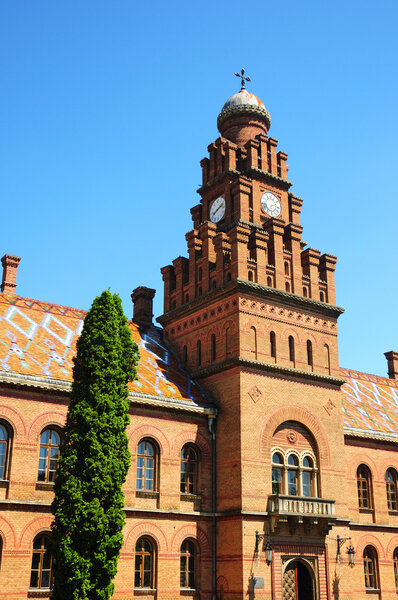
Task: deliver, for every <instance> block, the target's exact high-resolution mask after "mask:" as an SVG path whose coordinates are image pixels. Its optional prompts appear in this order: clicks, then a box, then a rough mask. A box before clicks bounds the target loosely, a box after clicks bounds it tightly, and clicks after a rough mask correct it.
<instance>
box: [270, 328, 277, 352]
mask: <svg viewBox="0 0 398 600" xmlns="http://www.w3.org/2000/svg"><path fill="white" fill-rule="evenodd" d="M269 345H270V354H271V356H272V358H276V337H275V332H274V331H271V332H270V334H269Z"/></svg>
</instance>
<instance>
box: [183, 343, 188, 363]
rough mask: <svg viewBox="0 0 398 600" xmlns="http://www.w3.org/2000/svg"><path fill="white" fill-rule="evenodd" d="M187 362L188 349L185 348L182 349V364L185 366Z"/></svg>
mask: <svg viewBox="0 0 398 600" xmlns="http://www.w3.org/2000/svg"><path fill="white" fill-rule="evenodd" d="M187 361H188V348H187V347H186V346H184V347H183V349H182V362H183V363H184V364H186V363H187Z"/></svg>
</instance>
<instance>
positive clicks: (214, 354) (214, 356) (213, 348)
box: [211, 333, 217, 361]
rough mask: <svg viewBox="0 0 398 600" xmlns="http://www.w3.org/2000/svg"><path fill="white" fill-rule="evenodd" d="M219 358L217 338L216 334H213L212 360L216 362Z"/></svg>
mask: <svg viewBox="0 0 398 600" xmlns="http://www.w3.org/2000/svg"><path fill="white" fill-rule="evenodd" d="M216 358H217V347H216V336H215V334H214V333H212V334H211V360H212V361H215V360H216Z"/></svg>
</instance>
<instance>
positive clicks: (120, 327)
mask: <svg viewBox="0 0 398 600" xmlns="http://www.w3.org/2000/svg"><path fill="white" fill-rule="evenodd" d="M138 358H139V351H138V347H137V345H136V344H135V342H133V340H132V337H131V332H130V330H129V328H128V326H127V320H126V317H125V316H124V313H123V309H122V305H121V301H120V298H119V296H117V295H116V294H114V295H112V294H111V293H110V292H109V291H105V292H103V293H102V294H101V296H100V297H98V298H96V299H95V300H94V302H93V305H92V307H91V309H90V310H89V312H88V313H87V315H86V318H85V320H84V327H83V331H82V334H81V336H80V338H79V339H78V342H77V354H76V358H75V359H74V368H73V385H72V393H71V398H70V405H69V411H68V415H67V419H66V425H65V427H64V431H63V442H62V445H61V452H60V458H59V464H58V469H57V475H56V479H55V486H54V488H55V498H54V501H53V504H52V510H53V514H54V521H53V524H52V531H53V544H54V558H55V569H54V588H53V600H108V598H109V597H110V596H111V595H112V593H113V589H114V585H113V578H114V576H115V574H116V571H117V561H118V557H119V552H120V549H121V547H122V544H123V534H122V529H123V526H124V512H123V506H124V495H123V492H122V484H123V483H124V481H125V479H126V474H127V471H128V468H129V465H130V452H129V449H128V439H127V435H126V427H127V425H128V423H129V417H128V409H129V398H128V389H127V382H128V381H131V380H132V379H134V378H135V377H136V364H137V361H138Z"/></svg>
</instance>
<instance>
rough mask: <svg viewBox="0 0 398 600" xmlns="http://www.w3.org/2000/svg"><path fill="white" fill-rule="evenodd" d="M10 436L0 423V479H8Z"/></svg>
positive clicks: (6, 428) (5, 427) (4, 426)
mask: <svg viewBox="0 0 398 600" xmlns="http://www.w3.org/2000/svg"><path fill="white" fill-rule="evenodd" d="M10 445H11V436H10V431H9V429H8V427H7V426H6V425H5V424H4V423H0V479H7V478H8V465H9V462H10V450H11V448H10Z"/></svg>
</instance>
